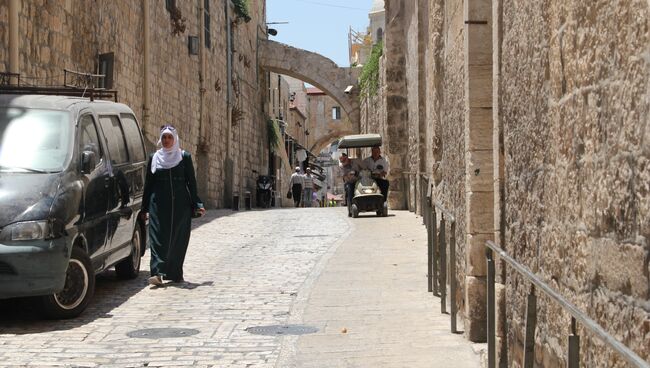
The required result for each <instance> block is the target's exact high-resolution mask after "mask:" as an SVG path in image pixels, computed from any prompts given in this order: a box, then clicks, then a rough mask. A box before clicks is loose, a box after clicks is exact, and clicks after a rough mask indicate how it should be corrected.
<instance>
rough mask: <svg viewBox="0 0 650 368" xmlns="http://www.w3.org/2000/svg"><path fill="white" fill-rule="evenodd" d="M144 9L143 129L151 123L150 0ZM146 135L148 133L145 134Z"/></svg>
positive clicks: (143, 6)
mask: <svg viewBox="0 0 650 368" xmlns="http://www.w3.org/2000/svg"><path fill="white" fill-rule="evenodd" d="M142 8H143V9H142V10H143V13H144V32H143V33H144V47H143V48H144V62H143V64H144V65H143V67H142V69H143V72H142V74H143V75H142V76H143V79H144V85H143V86H142V94H143V96H142V100H143V102H142V129H143V130H146V129H147V126H148V124H149V108H150V101H149V77H150V75H149V60H150V59H149V51H150V50H149V38H150V34H149V24H150V13H149V0H143V1H142ZM144 133H145V132H143V134H144ZM145 136H146V134H145Z"/></svg>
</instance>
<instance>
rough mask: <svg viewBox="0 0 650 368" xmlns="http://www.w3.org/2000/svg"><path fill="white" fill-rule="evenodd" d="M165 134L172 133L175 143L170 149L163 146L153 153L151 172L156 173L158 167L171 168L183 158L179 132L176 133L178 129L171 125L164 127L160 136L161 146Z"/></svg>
mask: <svg viewBox="0 0 650 368" xmlns="http://www.w3.org/2000/svg"><path fill="white" fill-rule="evenodd" d="M163 134H171V135H172V136H173V137H174V145H173V146H172V147H171V148H169V149H168V148H165V147H161V148H160V149H159V150H158V151H156V153H154V154H153V159H152V161H151V172H152V173H154V174H155V173H156V170H158V169H171V168H172V167H174V166H176V165H178V163H179V162H181V160H182V159H183V151H181V148H180V144H179V142H178V133H176V129H174V127H172V126H170V125H167V126H165V127H163V130H161V131H160V138H159V139H158V145H160V146H162V136H163Z"/></svg>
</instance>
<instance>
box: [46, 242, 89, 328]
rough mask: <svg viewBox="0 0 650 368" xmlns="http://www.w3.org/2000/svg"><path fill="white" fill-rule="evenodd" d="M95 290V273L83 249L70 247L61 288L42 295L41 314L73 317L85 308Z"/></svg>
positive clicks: (60, 317)
mask: <svg viewBox="0 0 650 368" xmlns="http://www.w3.org/2000/svg"><path fill="white" fill-rule="evenodd" d="M94 291H95V273H94V272H93V268H92V266H91V263H90V258H88V255H87V254H86V252H84V250H83V249H81V248H79V247H74V248H72V255H71V256H70V261H69V262H68V269H67V270H66V274H65V285H64V286H63V290H61V291H60V292H58V293H56V294H52V295H46V296H43V297H42V302H43V303H42V306H43V314H44V315H45V316H46V317H47V318H52V319H65V318H73V317H76V316H78V315H80V314H81V312H83V311H84V309H86V307H87V306H88V303H89V302H90V299H91V298H92V296H93V293H94Z"/></svg>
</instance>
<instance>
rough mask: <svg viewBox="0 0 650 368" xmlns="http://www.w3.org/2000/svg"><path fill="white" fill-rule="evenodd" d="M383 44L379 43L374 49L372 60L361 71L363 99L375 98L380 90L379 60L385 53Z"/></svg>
mask: <svg viewBox="0 0 650 368" xmlns="http://www.w3.org/2000/svg"><path fill="white" fill-rule="evenodd" d="M383 50H384V46H383V42H381V41H380V42H378V43H377V44H375V45H374V46H373V47H372V52H371V53H370V58H368V62H367V63H366V64H365V65H364V66H363V69H362V70H361V76H360V77H359V86H360V87H361V92H362V93H361V96H360V97H361V98H363V97H364V96H374V95H376V94H377V90H378V89H379V59H380V58H381V55H382V53H383Z"/></svg>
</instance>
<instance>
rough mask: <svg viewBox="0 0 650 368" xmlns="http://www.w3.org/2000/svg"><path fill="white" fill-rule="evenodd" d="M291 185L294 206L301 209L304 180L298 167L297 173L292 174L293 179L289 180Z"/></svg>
mask: <svg viewBox="0 0 650 368" xmlns="http://www.w3.org/2000/svg"><path fill="white" fill-rule="evenodd" d="M289 185H290V186H291V195H292V196H293V205H294V206H295V207H300V200H301V198H302V186H303V178H302V174H301V173H300V167H299V166H296V171H294V173H293V174H291V179H289Z"/></svg>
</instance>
